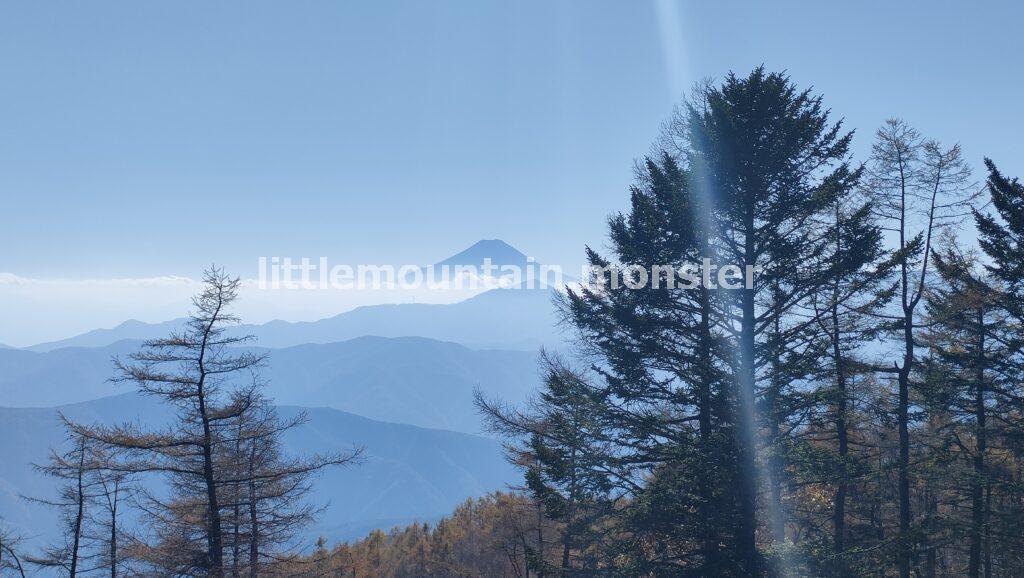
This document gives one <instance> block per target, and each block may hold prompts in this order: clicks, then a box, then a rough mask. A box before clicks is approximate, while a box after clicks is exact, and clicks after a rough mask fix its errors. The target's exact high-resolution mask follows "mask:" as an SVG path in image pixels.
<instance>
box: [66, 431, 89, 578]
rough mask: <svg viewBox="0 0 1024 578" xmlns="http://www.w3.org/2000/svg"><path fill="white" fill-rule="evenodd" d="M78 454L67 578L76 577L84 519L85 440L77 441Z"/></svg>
mask: <svg viewBox="0 0 1024 578" xmlns="http://www.w3.org/2000/svg"><path fill="white" fill-rule="evenodd" d="M78 452H79V453H78V471H77V472H76V473H77V483H78V493H77V494H76V495H75V500H76V501H77V502H78V504H77V506H78V508H77V510H76V511H75V526H74V535H73V536H72V537H71V568H70V569H69V571H68V578H75V576H77V575H78V549H79V547H80V545H81V542H82V521H83V520H84V519H85V487H84V484H83V481H82V478H83V476H84V475H85V472H84V470H85V440H81V441H79V445H78Z"/></svg>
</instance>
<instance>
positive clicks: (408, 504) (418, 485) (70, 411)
mask: <svg viewBox="0 0 1024 578" xmlns="http://www.w3.org/2000/svg"><path fill="white" fill-rule="evenodd" d="M58 410H59V411H61V412H63V413H64V414H65V415H67V416H68V417H69V418H71V419H73V420H78V421H82V422H87V423H91V422H98V423H108V424H109V423H119V422H122V421H125V420H128V421H139V422H142V423H145V424H147V426H150V427H151V426H152V425H153V424H159V423H162V422H164V421H166V420H167V419H168V417H169V413H168V409H167V408H166V407H165V406H161V405H159V404H157V403H156V402H155V401H154V400H152V399H150V398H145V397H141V396H138V395H137V394H127V395H120V396H114V397H106V398H103V399H99V400H95V401H90V402H86V403H82V404H71V405H64V406H61V407H59V408H45V409H12V408H0V439H3V440H4V443H3V444H0V513H2V515H3V518H4V519H5V521H6V522H7V523H8V524H9V525H10V526H11V527H13V528H15V529H17V530H19V531H20V533H21V534H23V535H24V536H26V537H28V538H29V539H32V540H33V541H38V542H42V541H45V539H47V538H50V537H52V536H53V534H54V529H55V528H56V527H57V524H56V518H55V516H54V513H53V512H52V511H51V510H50V509H49V508H46V507H45V506H42V505H40V504H36V503H31V502H28V501H26V500H24V499H22V498H21V496H22V495H28V496H32V497H36V498H48V497H52V496H53V491H54V490H53V489H52V488H53V483H52V480H51V479H48V478H45V477H43V476H41V475H40V474H39V472H37V471H35V470H34V469H33V467H32V465H31V464H32V463H43V462H45V460H46V457H47V456H48V455H49V448H51V447H52V448H58V449H59V448H61V447H63V444H65V443H66V439H65V433H64V430H63V429H62V427H61V424H60V422H59V419H58V416H57V411H58ZM298 411H301V410H300V408H296V407H293V406H285V407H280V408H279V412H280V414H281V416H282V417H284V418H288V417H290V416H293V415H294V414H295V413H296V412H298ZM307 414H308V417H309V422H308V423H306V424H305V425H302V426H300V427H298V428H295V429H293V430H291V431H289V432H288V434H287V435H286V436H285V438H284V447H285V449H286V451H289V452H293V453H296V454H298V453H303V454H309V453H315V452H331V451H338V450H343V449H345V448H349V447H352V446H364V447H365V448H366V460H365V462H364V463H362V464H361V465H358V466H354V467H351V468H346V469H336V470H332V471H328V472H326V473H324V474H323V475H321V476H320V477H319V479H318V481H317V483H316V484H314V486H313V487H314V494H313V495H312V496H311V499H312V501H313V502H314V503H318V504H324V505H328V509H327V511H326V512H325V513H324V515H323V516H321V518H320V522H319V523H318V524H317V525H316V526H315V527H312V528H309V529H308V531H307V536H306V537H307V538H311V539H315V538H316V537H318V536H320V535H323V536H325V537H327V538H329V539H331V540H342V539H348V538H354V537H357V536H360V535H362V534H364V533H365V532H367V531H368V530H370V529H372V528H376V527H385V528H386V527H390V526H391V525H393V524H397V523H407V522H409V521H411V520H416V519H419V520H432V519H435V518H438V517H440V516H441V515H443V514H445V513H447V512H449V511H450V510H451V509H452V507H454V506H455V505H456V504H458V503H460V502H462V501H463V500H464V499H466V498H467V497H469V496H477V495H482V494H485V493H487V492H490V491H494V490H498V489H502V488H503V487H504V486H505V485H506V484H507V483H509V482H511V481H513V480H514V479H515V472H514V471H513V470H512V468H511V466H509V465H508V464H507V463H506V462H505V461H504V460H503V459H502V453H501V447H500V444H499V443H498V442H497V441H494V440H491V439H487V438H483V437H478V436H471V435H466V434H460V433H455V432H448V431H443V430H436V429H425V428H418V427H414V426H409V425H403V424H395V423H386V422H380V421H375V420H371V419H367V418H365V417H361V416H358V415H354V414H351V413H347V412H342V411H338V410H334V409H327V408H314V409H310V410H307Z"/></svg>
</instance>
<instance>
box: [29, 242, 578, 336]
mask: <svg viewBox="0 0 1024 578" xmlns="http://www.w3.org/2000/svg"><path fill="white" fill-rule="evenodd" d="M486 258H490V259H491V263H492V264H493V265H494V266H495V267H502V266H504V265H512V266H515V267H519V268H521V269H522V270H525V269H528V268H529V269H532V270H534V271H536V272H538V273H539V269H538V267H539V265H538V264H537V263H535V262H530V261H529V260H528V258H527V257H526V255H525V254H523V253H522V252H520V251H518V250H517V249H515V248H513V247H511V246H510V245H508V244H507V243H505V242H503V241H500V240H497V239H495V240H486V241H479V242H477V243H475V244H474V245H472V246H471V247H469V248H468V249H466V250H464V251H461V252H459V253H458V254H456V255H453V256H452V257H449V258H447V259H444V260H443V261H440V262H438V263H437V264H435V265H434V267H435V268H438V267H442V266H449V267H454V266H463V267H478V268H479V267H481V265H482V263H483V262H484V259H486ZM571 281H572V278H571V277H567V278H566V279H565V282H571ZM556 294H557V293H556V290H555V288H548V289H540V288H538V289H521V288H505V289H491V290H486V291H483V292H482V293H480V294H479V295H476V296H473V297H470V298H469V299H466V300H464V301H460V302H457V303H451V304H437V303H398V304H380V305H367V306H362V307H357V308H355V309H352V310H350V311H346V312H344V313H340V314H338V315H334V316H331V317H327V318H324V319H320V320H318V321H300V322H289V321H280V320H279V321H270V322H269V323H264V324H260V325H252V324H247V325H241V326H239V327H237V328H236V329H237V333H238V334H251V335H254V336H255V337H256V338H257V343H258V344H259V345H260V346H263V347H272V348H278V347H289V346H293V345H301V344H304V343H332V342H336V341H344V340H347V339H352V338H355V337H361V336H364V335H376V336H380V337H408V336H417V337H429V338H432V339H439V340H442V341H454V342H457V343H461V344H463V345H466V346H469V347H478V348H495V349H524V350H536V349H537V348H539V347H541V346H548V347H557V346H559V345H560V344H561V343H562V341H563V336H562V335H561V333H560V331H559V330H558V327H557V323H556V316H555V310H554V307H553V303H552V300H553V299H554V297H555V296H556ZM183 323H184V320H183V319H175V320H170V321H165V322H162V323H144V322H141V321H137V320H134V319H133V320H128V321H125V322H123V323H121V324H119V325H117V326H116V327H113V328H111V329H96V330H92V331H88V332H86V333H83V334H81V335H76V336H73V337H69V338H66V339H61V340H57V341H51V342H46V343H39V344H36V345H33V346H29V347H26V348H25V349H28V350H30V351H53V350H55V349H59V348H62V347H104V346H107V345H111V344H113V343H116V342H118V341H121V340H124V339H151V338H154V337H159V336H163V335H167V333H169V332H170V331H173V330H177V329H179V328H180V327H181V326H182V324H183Z"/></svg>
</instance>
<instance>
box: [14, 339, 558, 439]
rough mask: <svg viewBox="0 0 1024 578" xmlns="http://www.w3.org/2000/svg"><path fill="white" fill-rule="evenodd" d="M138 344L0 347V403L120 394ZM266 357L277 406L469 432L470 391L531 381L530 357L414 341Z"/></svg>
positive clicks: (356, 342) (521, 386)
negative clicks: (118, 371)
mask: <svg viewBox="0 0 1024 578" xmlns="http://www.w3.org/2000/svg"><path fill="white" fill-rule="evenodd" d="M140 344H141V342H140V341H137V340H125V341H119V342H117V343H114V344H112V345H109V346H106V347H98V348H87V347H66V348H61V349H56V350H53V351H49V352H35V351H24V350H18V349H5V350H0V406H6V407H49V406H56V405H64V404H67V403H78V402H83V401H88V400H92V399H96V398H99V397H104V396H109V395H117V394H123V393H126V392H130V391H131V389H130V388H131V386H129V385H126V384H115V383H111V382H110V381H109V378H110V377H111V375H112V374H113V368H112V364H111V359H112V358H113V357H114V356H125V355H128V354H130V353H132V352H133V351H136V350H137V349H138V347H139V345H140ZM258 349H260V350H263V351H266V352H267V353H269V358H268V361H267V364H266V367H265V368H264V369H263V371H262V372H261V377H262V378H263V379H264V380H266V381H267V383H268V386H267V394H268V395H270V396H271V397H272V398H273V399H274V400H275V401H276V402H277V403H279V404H293V405H304V406H326V407H332V408H336V409H340V410H344V411H350V412H353V413H356V414H359V415H362V416H366V417H369V418H373V419H380V420H385V421H394V422H401V423H408V424H412V425H418V426H423V427H432V428H444V429H452V430H456V431H462V432H468V433H476V432H478V431H479V417H478V416H477V415H476V412H475V411H474V409H473V405H472V392H473V389H474V388H477V387H478V388H480V389H481V390H483V391H484V392H486V393H487V394H488V395H498V396H501V397H502V398H504V399H508V400H510V401H522V400H523V399H524V398H525V397H526V395H527V394H528V393H529V392H530V391H532V390H533V389H534V388H535V387H536V386H537V384H538V379H537V375H538V373H537V364H536V360H537V354H536V352H532V351H504V350H474V349H469V348H467V347H465V346H462V345H459V344H456V343H451V342H443V341H436V340H432V339H426V338H422V337H401V338H383V337H372V336H368V337H359V338H356V339H351V340H348V341H342V342H337V343H329V344H306V345H298V346H294V347H287V348H283V349H273V350H266V349H265V348H258Z"/></svg>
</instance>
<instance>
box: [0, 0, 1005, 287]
mask: <svg viewBox="0 0 1024 578" xmlns="http://www.w3.org/2000/svg"><path fill="white" fill-rule="evenodd" d="M1022 22H1024V10H1022V8H1021V3H1020V2H999V3H996V2H927V3H925V2H914V3H904V2H857V3H849V2H846V3H832V2H801V3H791V2H778V1H775V2H750V3H735V2H685V3H684V2H680V3H671V2H623V1H608V2H598V1H594V0H586V1H578V2H568V1H544V2H525V1H515V2H512V1H509V2H500V3H499V2H488V1H483V0H467V1H462V2H424V1H409V2H390V1H372V2H371V1H365V2H343V1H339V0H330V1H304V2H281V1H279V0H275V1H261V0H244V1H230V2H227V1H225V2H183V1H174V2H171V1H163V2H149V1H147V2H140V1H138V0H131V1H123V2H113V1H102V0H93V1H90V2H34V1H28V0H26V1H21V2H14V1H8V2H4V3H2V4H0V74H2V75H3V83H2V89H0V118H2V122H0V209H2V212H0V219H2V226H0V272H4V271H6V272H10V273H14V274H17V275H23V276H33V277H93V278H102V277H110V276H145V275H164V274H177V275H191V276H195V275H196V274H197V272H198V271H199V270H200V269H201V268H202V266H203V265H205V264H207V263H209V262H211V261H217V262H218V263H223V264H227V265H228V266H229V267H231V268H233V269H234V270H236V271H237V272H238V273H240V274H242V275H246V276H252V275H254V274H255V268H256V258H257V256H259V255H292V256H319V255H326V256H329V257H330V258H331V259H332V260H333V261H334V262H341V261H350V262H392V263H394V262H403V263H404V262H412V263H429V262H432V261H436V260H439V259H440V258H443V257H445V256H447V255H449V254H451V253H454V252H456V251H458V250H459V249H462V248H463V247H465V246H467V245H469V244H470V243H471V242H473V241H475V240H477V239H480V238H496V237H497V238H502V239H505V240H507V241H509V242H510V243H512V244H513V245H516V246H517V247H519V248H520V249H522V250H523V251H524V252H527V253H528V254H530V255H532V256H535V257H537V258H538V259H540V260H542V261H545V262H549V263H560V264H564V265H566V266H575V265H576V264H578V263H579V262H580V260H581V256H582V248H583V245H584V244H585V243H592V244H597V245H598V246H600V245H602V244H603V242H604V232H605V227H604V222H605V219H606V217H607V215H608V214H609V213H611V212H613V211H615V210H618V209H620V208H622V207H623V205H624V203H625V200H626V187H627V185H628V183H629V181H630V178H631V170H632V162H633V159H634V158H636V157H637V156H640V155H642V154H644V153H645V152H647V151H648V149H649V145H650V142H651V141H652V139H653V138H654V136H655V135H656V133H657V130H658V125H659V123H660V122H661V121H662V120H663V119H664V118H665V117H666V116H667V115H668V114H669V113H670V111H671V109H672V106H673V104H674V103H675V102H676V101H677V99H678V97H679V96H680V91H681V90H683V89H685V88H687V87H688V86H689V85H690V84H691V83H692V82H693V81H694V80H696V79H698V78H701V77H705V76H716V77H721V76H722V75H724V74H725V73H726V72H728V71H729V70H735V71H737V72H742V73H745V72H747V71H749V69H750V68H751V67H753V66H756V65H758V64H761V63H764V64H765V65H766V66H768V67H769V68H770V69H783V68H784V69H788V70H789V71H790V73H791V75H792V77H793V79H794V80H795V81H796V82H798V83H799V84H801V85H808V84H813V85H814V86H815V87H816V88H817V89H818V90H819V91H821V92H823V93H824V95H825V99H826V103H827V105H828V106H830V107H831V108H832V109H833V111H834V112H835V113H836V114H837V115H841V116H844V117H846V119H847V122H848V123H849V126H850V127H851V128H857V129H858V132H859V137H858V139H857V150H858V151H860V152H862V153H863V152H866V151H867V149H868V146H869V144H870V136H871V133H872V132H873V131H874V129H875V127H877V126H878V125H879V124H880V123H881V122H882V121H883V120H884V119H885V118H886V117H888V116H893V115H899V116H903V117H904V118H906V119H907V120H908V121H910V122H911V123H912V124H914V125H915V126H917V127H918V128H919V129H920V130H921V131H922V132H923V133H925V134H926V135H929V136H934V137H937V138H940V139H942V140H943V141H947V142H951V141H955V140H958V141H960V142H961V143H962V144H963V147H964V149H965V153H966V154H967V156H968V157H969V158H970V159H971V160H972V162H973V163H974V164H975V165H976V166H980V160H981V157H982V156H984V155H988V156H991V157H993V158H995V159H996V160H997V162H999V163H1000V164H1001V165H1002V166H1003V167H1004V168H1005V170H1006V172H1008V173H1012V174H1019V175H1024V145H1022V144H1021V138H1020V137H1021V135H1022V134H1024V120H1022V119H1024V104H1022V103H1024V98H1022V96H1024V75H1022V71H1024V40H1022V35H1021V23H1022Z"/></svg>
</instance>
